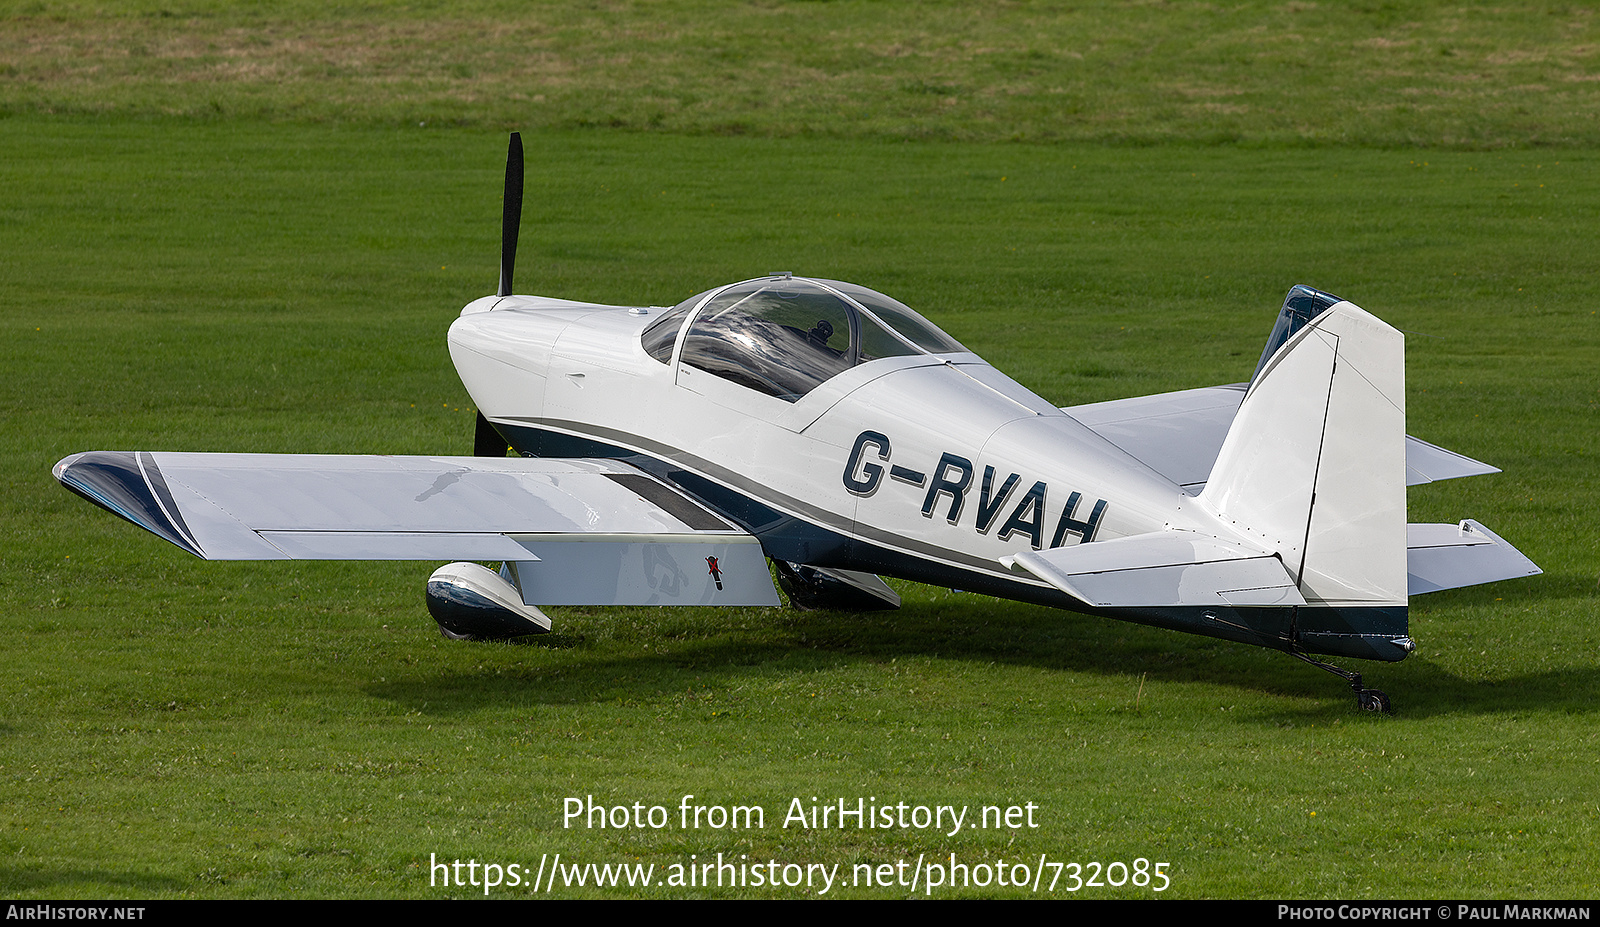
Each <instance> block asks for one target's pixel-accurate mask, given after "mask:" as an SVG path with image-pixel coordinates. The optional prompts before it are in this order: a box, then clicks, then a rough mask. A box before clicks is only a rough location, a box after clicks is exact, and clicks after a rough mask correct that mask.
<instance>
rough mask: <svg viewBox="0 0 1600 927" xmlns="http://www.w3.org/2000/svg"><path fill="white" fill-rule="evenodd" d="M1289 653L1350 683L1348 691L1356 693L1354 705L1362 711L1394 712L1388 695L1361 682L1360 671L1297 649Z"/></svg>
mask: <svg viewBox="0 0 1600 927" xmlns="http://www.w3.org/2000/svg"><path fill="white" fill-rule="evenodd" d="M1289 655H1290V656H1292V657H1294V658H1295V659H1297V660H1302V661H1304V662H1306V663H1309V664H1311V665H1312V666H1315V667H1316V668H1317V669H1320V670H1324V671H1326V672H1329V673H1332V674H1333V675H1335V676H1338V677H1339V678H1340V679H1343V680H1344V681H1346V682H1348V683H1350V691H1352V692H1354V693H1355V694H1356V707H1358V708H1360V709H1361V710H1362V711H1381V712H1384V713H1386V714H1393V713H1394V709H1393V708H1391V707H1390V706H1389V696H1387V695H1385V694H1383V692H1382V691H1381V690H1379V689H1368V688H1367V687H1366V686H1365V684H1363V683H1362V681H1361V674H1360V673H1357V672H1355V671H1354V670H1347V669H1341V668H1339V667H1337V666H1334V665H1333V664H1332V663H1326V662H1323V661H1322V660H1318V659H1317V658H1315V657H1313V656H1310V655H1309V654H1305V653H1301V652H1300V651H1298V650H1291V651H1289Z"/></svg>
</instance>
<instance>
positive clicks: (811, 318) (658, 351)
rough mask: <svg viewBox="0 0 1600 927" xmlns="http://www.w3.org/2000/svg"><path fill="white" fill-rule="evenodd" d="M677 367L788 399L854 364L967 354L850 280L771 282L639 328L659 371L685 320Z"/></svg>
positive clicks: (716, 294)
mask: <svg viewBox="0 0 1600 927" xmlns="http://www.w3.org/2000/svg"><path fill="white" fill-rule="evenodd" d="M686 320H687V321H688V323H689V330H688V332H687V333H686V334H685V335H684V338H683V352H682V356H681V358H680V360H681V362H682V363H685V364H688V365H689V366H691V367H695V368H697V369H700V370H704V371H706V372H707V373H713V374H716V375H717V376H719V377H722V378H724V379H726V380H730V381H732V382H735V383H738V384H740V385H742V386H746V387H749V388H750V389H753V390H756V391H758V392H762V393H766V394H767V395H769V396H776V397H777V398H779V399H782V400H785V401H787V402H794V401H796V400H798V399H799V398H800V397H802V396H804V395H805V394H806V393H809V392H810V391H811V390H812V389H814V388H816V387H817V386H818V385H819V384H821V383H823V382H825V381H827V380H828V379H829V378H831V377H833V376H835V375H837V374H839V373H842V372H844V371H845V370H848V369H849V368H851V367H854V366H856V365H857V364H865V363H869V362H871V361H874V360H878V359H880V358H884V357H904V356H908V355H918V354H957V353H965V352H966V350H967V349H966V348H964V347H962V345H961V343H960V342H958V341H956V340H955V339H954V338H951V337H950V336H949V335H947V334H945V333H944V332H942V331H940V330H939V327H938V326H936V325H934V324H933V323H932V322H929V321H928V320H927V319H925V318H923V317H922V316H921V315H919V314H917V312H916V311H915V310H913V309H911V308H909V307H907V306H906V305H904V304H903V303H901V302H899V301H898V300H895V299H892V298H890V297H888V296H885V295H883V294H882V293H879V292H878V291H876V290H870V289H867V288H866V287H864V286H858V285H856V284H854V283H843V282H840V281H837V280H817V279H809V278H803V277H790V276H774V277H761V278H758V279H755V280H746V281H744V282H743V283H735V284H731V285H729V286H725V287H719V288H717V289H714V290H707V291H706V292H704V293H700V294H697V295H695V296H692V297H690V298H689V299H686V300H684V301H683V302H681V303H679V304H678V305H677V306H675V307H673V308H672V309H671V310H670V311H669V312H668V313H667V314H666V315H664V316H662V317H661V318H660V319H658V320H656V321H655V322H652V323H651V324H650V325H649V326H648V327H646V328H645V330H644V334H643V336H642V339H643V344H644V349H645V351H646V352H648V353H649V354H650V356H651V357H654V358H655V359H656V360H658V361H660V362H661V363H663V364H670V363H672V352H673V348H674V346H675V345H676V343H677V341H678V333H679V331H680V329H682V327H683V324H684V322H685V321H686Z"/></svg>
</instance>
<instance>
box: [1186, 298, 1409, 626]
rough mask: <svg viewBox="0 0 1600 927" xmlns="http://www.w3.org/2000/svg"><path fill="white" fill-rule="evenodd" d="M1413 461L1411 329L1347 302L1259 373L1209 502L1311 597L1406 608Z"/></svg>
mask: <svg viewBox="0 0 1600 927" xmlns="http://www.w3.org/2000/svg"><path fill="white" fill-rule="evenodd" d="M1405 468H1406V457H1405V339H1404V336H1402V335H1401V334H1400V332H1399V331H1397V330H1396V329H1394V328H1393V327H1391V326H1389V325H1387V324H1385V323H1384V322H1383V321H1381V320H1379V319H1378V318H1376V317H1374V316H1373V315H1371V314H1369V313H1367V312H1366V311H1364V310H1362V309H1361V308H1359V307H1357V306H1355V305H1354V304H1352V303H1349V302H1342V301H1341V302H1338V303H1335V304H1334V305H1332V306H1330V307H1329V308H1327V309H1325V310H1323V311H1322V312H1321V314H1319V315H1318V316H1316V317H1315V318H1314V319H1312V320H1311V321H1309V322H1307V323H1305V324H1304V325H1303V326H1302V327H1301V328H1300V329H1299V330H1298V331H1296V332H1295V333H1294V334H1293V335H1292V336H1290V337H1289V338H1288V339H1287V340H1286V341H1285V342H1284V343H1283V344H1282V346H1280V347H1279V348H1278V349H1277V350H1276V351H1275V352H1274V353H1273V354H1272V356H1271V357H1270V358H1269V359H1268V360H1267V361H1266V362H1265V363H1264V364H1263V365H1262V366H1261V368H1260V369H1259V370H1258V371H1257V373H1256V376H1255V379H1254V380H1253V381H1252V382H1251V385H1250V390H1249V392H1248V393H1246V395H1245V399H1244V402H1243V404H1242V405H1241V406H1240V407H1239V414H1238V416H1237V417H1236V418H1235V419H1234V421H1233V426H1232V428H1231V429H1230V430H1229V432H1228V437H1227V439H1226V440H1225V441H1224V442H1223V445H1222V451H1221V453H1220V454H1219V455H1218V457H1217V462H1216V465H1215V467H1214V468H1213V470H1212V472H1211V478H1210V480H1209V481H1208V482H1207V483H1206V488H1205V491H1204V492H1203V493H1201V495H1200V500H1201V502H1202V504H1204V505H1206V506H1207V507H1208V508H1210V509H1211V510H1212V511H1214V512H1216V513H1217V514H1219V515H1221V516H1222V517H1223V518H1225V519H1227V520H1228V521H1230V522H1232V523H1233V525H1234V527H1236V528H1237V529H1239V530H1240V531H1241V532H1242V533H1243V534H1244V535H1245V536H1247V537H1249V538H1251V539H1253V540H1255V541H1257V542H1258V543H1261V544H1264V545H1266V546H1268V547H1269V548H1270V549H1271V550H1274V551H1276V552H1277V554H1278V555H1279V556H1280V557H1281V558H1282V560H1283V564H1284V566H1285V568H1287V569H1288V571H1289V574H1290V575H1291V576H1292V577H1294V579H1295V580H1296V582H1297V583H1298V584H1299V589H1300V593H1301V595H1303V596H1304V597H1305V599H1306V601H1307V603H1308V604H1311V605H1329V606H1335V607H1373V606H1378V607H1383V606H1403V605H1405V603H1406V514H1405V512H1406V496H1405V487H1406V469H1405Z"/></svg>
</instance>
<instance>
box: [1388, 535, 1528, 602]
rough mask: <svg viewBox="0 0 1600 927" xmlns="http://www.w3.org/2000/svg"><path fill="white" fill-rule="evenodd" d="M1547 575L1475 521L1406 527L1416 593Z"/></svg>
mask: <svg viewBox="0 0 1600 927" xmlns="http://www.w3.org/2000/svg"><path fill="white" fill-rule="evenodd" d="M1543 572H1544V571H1543V570H1541V569H1539V568H1538V567H1537V566H1535V565H1534V563H1533V561H1532V560H1529V559H1528V558H1527V557H1525V556H1523V555H1522V552H1521V551H1519V550H1517V549H1516V548H1515V547H1512V546H1511V545H1510V544H1507V543H1506V542H1505V540H1504V539H1502V538H1501V537H1500V536H1499V535H1498V534H1495V533H1494V532H1493V531H1490V530H1489V529H1488V528H1485V527H1484V526H1483V525H1481V524H1479V523H1477V522H1475V521H1473V520H1472V519H1470V518H1469V519H1467V520H1466V521H1463V522H1462V523H1461V524H1459V525H1416V524H1413V525H1406V573H1407V576H1406V591H1407V593H1408V594H1410V595H1421V594H1423V593H1425V592H1438V591H1439V590H1441V589H1458V588H1460V587H1462V586H1476V585H1478V584H1479V583H1492V582H1496V581H1498V580H1502V579H1517V578H1519V577H1523V576H1537V575H1539V574H1540V573H1543Z"/></svg>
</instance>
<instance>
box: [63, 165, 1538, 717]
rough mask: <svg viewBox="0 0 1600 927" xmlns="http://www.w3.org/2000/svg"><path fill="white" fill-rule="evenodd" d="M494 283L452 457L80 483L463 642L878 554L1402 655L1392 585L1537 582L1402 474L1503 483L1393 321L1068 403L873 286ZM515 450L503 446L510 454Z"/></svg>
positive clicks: (477, 311)
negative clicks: (623, 288)
mask: <svg viewBox="0 0 1600 927" xmlns="http://www.w3.org/2000/svg"><path fill="white" fill-rule="evenodd" d="M521 209H522V145H521V139H520V138H519V137H518V136H517V135H513V136H512V137H511V148H510V153H509V155H508V159H507V166H506V197H505V220H504V228H503V236H502V249H501V274H500V287H499V292H498V294H497V295H495V296H486V297H484V298H482V299H478V300H475V301H473V302H471V303H469V304H468V305H467V306H466V308H464V309H462V311H461V317H460V318H459V319H457V320H456V321H455V323H454V324H453V325H451V327H450V336H449V343H450V354H451V357H452V359H453V360H454V361H455V365H456V369H457V370H458V371H459V372H460V375H461V379H462V382H463V383H464V384H465V385H466V388H467V391H468V392H469V393H470V394H471V395H472V398H473V400H474V401H475V402H476V403H477V406H478V408H479V410H480V412H479V416H478V432H477V436H476V448H475V455H476V456H473V457H357V456H310V455H268V454H206V453H161V452H157V453H150V452H144V451H139V452H107V451H95V452H90V453H86V454H78V455H75V456H72V457H68V458H67V459H65V460H63V461H61V462H60V463H58V464H57V465H56V467H55V475H56V478H57V479H58V480H60V481H61V483H62V484H64V485H65V486H66V487H67V488H68V489H71V490H72V491H74V492H76V493H78V494H79V495H82V496H84V497H85V498H87V499H89V500H90V501H92V502H94V503H96V504H98V505H101V506H103V507H105V508H107V509H109V510H110V511H112V512H114V513H115V514H117V515H120V516H122V517H123V518H125V519H127V520H129V521H131V522H133V523H134V524H136V525H139V526H140V527H143V528H145V529H147V530H149V531H152V532H154V533H155V534H157V535H160V536H161V537H163V538H166V539H167V540H169V541H171V542H172V543H174V544H176V545H178V546H179V547H182V548H183V549H184V550H187V551H189V552H190V553H193V554H195V555H197V556H200V557H204V558H206V559H211V560H238V559H245V560H250V559H260V560H273V559H313V560H315V559H387V560H447V559H448V560H474V561H476V560H488V561H497V560H498V561H502V562H503V564H504V565H503V566H502V567H501V569H500V571H499V572H498V573H496V572H494V571H492V570H489V569H488V568H486V567H483V566H480V565H478V564H476V563H460V562H458V563H452V564H450V565H449V566H446V567H444V568H442V569H440V570H438V571H437V572H436V573H434V574H433V576H432V577H431V578H430V579H429V581H428V593H427V601H428V606H429V610H430V612H431V613H432V614H433V616H434V617H435V619H436V620H437V621H438V622H439V625H440V628H441V630H442V631H444V632H445V633H446V634H447V635H449V636H452V637H473V638H497V637H512V636H519V635H522V634H528V633H536V632H539V631H545V630H548V629H549V627H550V621H549V619H548V618H547V617H545V615H544V613H543V612H541V611H540V610H539V606H550V605H776V604H778V602H779V599H778V596H777V593H776V591H775V590H774V589H773V584H772V574H771V572H770V571H769V569H768V566H767V559H768V558H770V559H771V560H772V562H773V564H774V566H775V569H776V573H777V576H778V582H779V584H780V585H782V586H783V587H784V589H785V591H786V592H788V594H789V596H790V598H791V599H792V600H793V601H794V602H795V604H797V605H799V606H802V607H833V608H846V609H865V608H885V607H889V608H892V607H895V606H897V605H898V604H899V597H898V596H897V595H896V594H895V593H894V591H893V590H892V589H890V588H889V586H888V585H887V584H885V583H884V582H883V581H882V580H881V579H879V578H878V576H879V574H882V575H888V576H896V577H900V578H902V579H908V580H914V581H917V582H923V583H931V584H935V585H941V586H952V587H958V588H961V589H965V590H970V591H974V592H981V593H986V594H989V595H994V596H1000V597H1002V598H1008V599H1018V600H1021V601H1025V602H1034V603H1038V604H1041V605H1051V606H1056V607H1058V608H1066V609H1071V610H1073V611H1079V612H1086V613H1089V614H1095V615H1103V616H1106V617H1109V618H1117V619H1121V620H1124V621H1134V622H1138V623H1141V624H1149V625H1156V626H1159V627H1164V628H1171V629H1174V630H1179V631H1188V632H1191V633H1195V634H1204V635H1208V636H1211V637H1220V638H1224V639H1227V640H1233V641H1240V642H1243V643H1248V644H1256V645H1259V646H1263V647H1270V648H1274V649H1277V650H1282V651H1285V652H1287V653H1290V654H1292V655H1294V656H1296V657H1299V658H1300V659H1303V660H1305V661H1306V662H1308V663H1312V664H1314V665H1316V666H1318V667H1321V668H1323V669H1325V670H1328V671H1330V672H1332V673H1335V674H1337V675H1339V676H1341V677H1343V678H1344V679H1346V680H1347V681H1349V683H1350V684H1351V687H1352V689H1354V691H1355V692H1356V694H1357V698H1358V702H1359V704H1360V705H1361V707H1363V708H1366V709H1370V710H1387V709H1388V707H1389V703H1388V699H1387V697H1386V696H1384V694H1383V693H1382V692H1379V691H1377V690H1375V689H1367V688H1364V687H1363V684H1362V680H1361V675H1360V674H1359V673H1356V672H1351V671H1348V670H1344V669H1341V668H1338V667H1335V666H1332V665H1330V664H1328V663H1326V662H1324V661H1321V660H1317V659H1314V658H1313V657H1311V656H1310V654H1328V655H1337V656H1343V657H1359V658H1363V659H1374V660H1391V661H1393V660H1400V659H1403V658H1404V657H1405V656H1406V655H1407V654H1408V653H1410V652H1411V651H1412V649H1413V644H1412V641H1411V638H1410V637H1409V636H1408V633H1407V617H1406V606H1407V597H1408V595H1412V594H1418V593H1424V592H1432V591H1434V590H1438V589H1449V588H1453V587H1457V586H1467V585H1472V584H1475V583H1483V582H1490V581H1493V580H1499V579H1506V578H1510V577H1516V576H1528V575H1532V574H1536V573H1538V572H1540V571H1539V568H1538V567H1536V566H1534V565H1533V563H1531V562H1530V561H1529V560H1528V559H1527V558H1526V557H1524V556H1523V555H1522V554H1521V553H1519V552H1518V551H1517V550H1516V549H1515V548H1513V547H1512V546H1511V545H1510V544H1508V543H1506V542H1505V541H1503V540H1501V539H1500V538H1499V537H1498V536H1497V535H1495V534H1494V532H1492V531H1490V530H1489V529H1487V528H1485V527H1484V526H1482V525H1480V524H1478V523H1477V522H1475V521H1471V520H1466V521H1462V522H1461V523H1460V524H1412V525H1408V524H1407V523H1406V486H1408V485H1411V484H1415V483H1425V482H1429V481H1432V480H1439V479H1448V478H1451V477H1458V476H1469V475H1474V474H1482V473H1493V472H1498V471H1496V469H1495V468H1493V467H1490V466H1487V465H1485V464H1482V463H1479V462H1477V461H1475V460H1471V459H1469V458H1466V457H1463V456H1461V455H1459V454H1455V453H1452V452H1450V451H1446V450H1443V449H1441V448H1438V447H1435V446H1433V445H1431V444H1427V443H1425V442H1423V441H1419V440H1417V439H1415V438H1411V437H1408V436H1407V435H1406V432H1405V354H1404V344H1403V338H1402V336H1401V334H1400V332H1398V331H1396V330H1395V329H1394V328H1391V327H1390V326H1389V325H1386V324H1385V323H1383V322H1382V321H1380V320H1379V319H1377V318H1375V317H1374V316H1372V315H1370V314H1368V313H1367V312H1365V311H1363V310H1361V309H1359V308H1357V307H1356V306H1354V305H1353V304H1351V303H1349V302H1347V301H1344V300H1341V299H1339V298H1338V297H1336V296H1331V295H1329V294H1327V293H1323V292H1320V291H1318V290H1314V289H1311V288H1309V287H1304V286H1296V287H1294V288H1293V289H1292V290H1290V291H1289V295H1288V298H1287V299H1286V300H1285V301H1284V304H1283V308H1282V310H1281V312H1280V313H1279V315H1278V319H1277V324H1276V325H1275V326H1274V327H1273V329H1272V333H1271V335H1270V337H1269V338H1268V340H1267V345H1266V348H1265V349H1264V350H1263V351H1262V352H1261V360H1260V362H1259V363H1258V364H1257V366H1256V370H1255V374H1254V375H1253V376H1252V377H1251V379H1250V382H1249V383H1247V384H1236V385H1232V386H1219V387H1212V388H1206V389H1194V390H1185V391H1182V392H1176V393H1166V394H1163V395H1158V396H1146V397H1142V398H1136V399H1124V400H1118V401H1114V402H1101V403H1095V404H1093V405H1087V406H1077V407H1073V408H1068V409H1059V408H1056V407H1055V406H1054V405H1052V404H1051V403H1049V402H1047V401H1045V400H1044V399H1041V398H1040V397H1038V396H1036V395H1034V394H1033V393H1031V392H1029V391H1028V390H1027V389H1025V388H1023V387H1022V386H1020V385H1019V384H1017V383H1016V382H1015V381H1014V380H1012V379H1011V378H1009V377H1007V376H1006V375H1005V374H1003V373H1001V372H1000V371H998V370H996V369H995V368H994V367H992V366H990V365H989V364H987V363H985V362H984V361H983V359H982V358H980V357H978V356H977V355H975V354H973V353H972V352H970V351H968V350H967V349H966V348H964V347H962V346H961V344H959V343H958V342H957V341H956V340H955V339H953V338H951V337H950V336H949V335H947V334H945V333H944V332H943V331H940V330H939V328H938V327H937V326H935V325H934V324H932V323H931V322H929V321H928V320H927V319H925V318H923V317H922V316H920V315H918V314H917V313H916V312H914V311H912V310H911V309H909V308H907V307H906V306H904V305H901V304H900V303H899V302H896V301H895V300H893V299H891V298H889V297H887V296H885V295H883V294H881V293H877V292H874V291H873V290H869V289H867V288H865V287H861V286H856V285H854V284H849V283H840V282H838V281H833V280H822V279H807V278H801V277H796V276H793V275H791V274H787V273H783V274H775V275H772V276H767V277H761V278H758V279H755V280H746V281H744V282H742V283H733V284H729V285H727V286H721V287H716V288H713V289H710V290H707V291H705V292H704V293H701V294H699V295H697V296H692V297H690V298H689V299H686V300H684V301H683V302H681V303H679V304H678V305H677V306H675V307H673V308H670V309H661V308H655V307H649V308H645V307H627V306H606V305H597V304H592V303H579V302H570V301H567V300H561V299H550V298H546V297H533V296H513V295H511V279H512V268H513V264H514V259H515V254H516V242H517V231H518V227H519V224H520V221H521ZM508 447H509V448H510V449H512V450H515V451H517V452H518V453H519V454H521V455H522V456H520V457H512V458H508V457H507V456H506V451H507V448H508Z"/></svg>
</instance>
